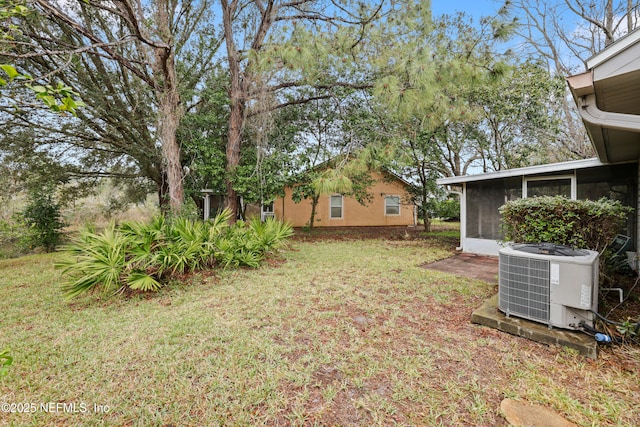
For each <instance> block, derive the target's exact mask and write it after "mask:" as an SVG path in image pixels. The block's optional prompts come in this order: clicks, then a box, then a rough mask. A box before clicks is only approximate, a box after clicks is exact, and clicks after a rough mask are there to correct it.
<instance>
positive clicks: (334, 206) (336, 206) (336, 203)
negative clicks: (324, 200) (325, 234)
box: [330, 195, 342, 219]
mask: <svg viewBox="0 0 640 427" xmlns="http://www.w3.org/2000/svg"><path fill="white" fill-rule="evenodd" d="M330 218H334V219H338V218H342V196H341V195H337V196H331V213H330Z"/></svg>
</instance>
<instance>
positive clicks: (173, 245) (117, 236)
mask: <svg viewBox="0 0 640 427" xmlns="http://www.w3.org/2000/svg"><path fill="white" fill-rule="evenodd" d="M230 218H231V213H230V212H229V211H223V212H222V213H221V214H219V215H218V216H216V217H215V218H214V220H213V221H206V222H204V221H199V220H198V221H194V220H191V219H187V218H183V217H176V218H170V219H166V218H165V217H163V216H157V217H156V218H154V219H153V220H152V221H151V223H149V224H145V223H141V222H133V221H132V222H126V223H123V224H122V225H120V226H119V227H116V226H115V225H114V224H111V225H110V226H109V227H107V228H106V229H105V230H104V231H103V232H101V233H96V232H95V230H93V229H91V228H85V229H83V230H81V232H80V234H79V236H78V237H77V238H76V239H74V240H73V241H72V242H71V244H69V245H68V246H66V247H65V251H66V252H67V253H68V254H69V255H71V256H70V257H69V258H68V259H67V260H65V261H62V262H60V263H58V264H56V266H57V267H58V268H62V269H64V270H63V272H64V274H67V275H68V276H69V280H68V281H67V282H65V283H64V284H63V291H64V292H65V294H66V295H67V296H68V297H74V296H77V295H79V294H81V293H83V292H85V291H88V290H102V291H103V292H107V293H113V292H119V291H123V290H126V289H133V290H140V291H157V290H159V289H160V288H161V287H162V286H163V284H164V283H166V282H167V281H169V280H171V279H172V278H173V277H175V276H176V275H178V274H183V273H187V272H194V271H199V270H203V269H205V268H210V267H214V266H216V265H219V266H223V267H228V266H234V267H238V266H249V267H257V266H259V265H260V262H261V261H262V260H263V259H264V257H265V256H266V254H267V253H268V252H269V251H271V250H273V249H276V248H278V247H280V246H281V245H282V244H283V243H284V241H285V239H287V238H288V237H290V236H291V234H292V233H293V229H292V228H291V226H289V225H288V224H284V223H282V222H280V221H277V220H274V219H270V220H268V221H266V222H264V223H261V222H260V221H259V220H252V221H250V222H248V223H245V222H242V221H238V223H236V224H235V225H234V226H231V227H230V226H229V224H228V222H229V219H230Z"/></svg>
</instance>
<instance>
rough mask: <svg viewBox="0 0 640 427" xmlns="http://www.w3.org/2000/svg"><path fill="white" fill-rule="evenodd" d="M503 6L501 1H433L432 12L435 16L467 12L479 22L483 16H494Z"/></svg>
mask: <svg viewBox="0 0 640 427" xmlns="http://www.w3.org/2000/svg"><path fill="white" fill-rule="evenodd" d="M502 4H503V2H502V1H499V0H431V10H432V11H433V16H438V15H442V14H444V13H448V14H453V13H455V12H456V11H461V12H466V13H468V14H469V15H472V16H473V18H474V20H477V19H478V18H479V17H481V16H487V15H494V14H495V13H496V11H497V10H498V9H499V8H500V6H502Z"/></svg>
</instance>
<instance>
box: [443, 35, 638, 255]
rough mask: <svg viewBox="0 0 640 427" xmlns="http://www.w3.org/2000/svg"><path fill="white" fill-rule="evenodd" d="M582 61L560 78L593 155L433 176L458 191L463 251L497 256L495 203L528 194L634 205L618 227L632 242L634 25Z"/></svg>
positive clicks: (634, 229) (498, 235) (635, 188)
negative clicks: (577, 70) (581, 69)
mask: <svg viewBox="0 0 640 427" xmlns="http://www.w3.org/2000/svg"><path fill="white" fill-rule="evenodd" d="M587 67H588V71H587V72H585V73H582V74H579V75H575V76H571V77H569V78H568V79H567V82H568V84H569V89H570V90H571V93H572V95H573V98H574V100H575V102H576V105H577V106H578V110H579V112H580V115H581V117H582V120H583V122H584V124H585V127H586V129H587V132H588V134H589V138H590V140H591V142H592V144H593V146H594V148H595V151H596V154H597V156H598V157H597V158H594V159H587V160H578V161H572V162H563V163H555V164H549V165H542V166H533V167H529V168H521V169H512V170H505V171H499V172H494V173H488V174H479V175H474V176H460V177H450V178H443V179H440V180H438V183H439V184H441V185H445V186H448V187H454V188H456V189H459V190H460V191H461V193H462V195H461V226H460V228H461V230H460V246H461V249H462V250H463V251H465V252H471V253H478V254H487V255H497V254H498V250H499V247H500V246H499V240H500V239H501V238H502V234H501V232H500V215H499V213H498V208H499V207H500V206H501V205H502V204H504V203H505V202H506V201H508V200H511V199H513V198H519V197H532V196H536V195H565V196H567V197H570V198H572V199H598V198H600V197H603V196H606V197H609V198H613V199H617V200H620V201H621V202H623V203H624V204H626V205H628V206H632V207H634V208H636V211H635V213H634V214H633V215H631V216H630V218H629V220H628V222H627V226H626V230H624V233H626V234H627V235H628V236H630V237H631V238H632V239H631V241H632V243H633V248H634V249H635V248H638V241H639V240H640V232H639V231H638V226H637V224H638V211H640V209H638V207H640V200H639V198H638V178H639V176H638V174H639V171H638V162H639V160H640V102H638V100H639V99H640V31H634V32H632V33H630V34H628V35H627V36H626V37H623V38H621V39H620V40H618V41H617V42H615V43H613V44H612V45H610V46H608V47H607V48H606V49H604V50H603V51H601V52H600V53H599V54H597V55H595V56H593V57H592V58H591V59H589V60H588V61H587Z"/></svg>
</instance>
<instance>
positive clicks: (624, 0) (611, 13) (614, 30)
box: [507, 0, 640, 160]
mask: <svg viewBox="0 0 640 427" xmlns="http://www.w3.org/2000/svg"><path fill="white" fill-rule="evenodd" d="M507 3H508V4H510V11H511V14H512V16H515V17H517V18H518V19H519V21H520V22H521V25H520V26H519V27H518V30H517V33H518V35H519V38H520V40H521V41H522V43H521V44H519V45H518V46H516V50H517V51H518V53H520V54H522V55H524V56H527V57H532V58H538V59H541V60H543V61H544V62H546V63H547V64H548V68H549V70H550V71H552V72H554V73H557V74H559V75H561V76H564V77H567V76H570V75H572V74H576V73H579V72H582V71H584V70H586V63H587V60H588V59H589V58H590V57H591V56H593V55H595V54H596V53H598V52H599V51H600V50H602V49H604V48H605V47H606V46H608V45H610V44H611V43H613V42H614V41H615V40H617V39H618V38H620V37H621V36H623V35H624V34H626V33H627V32H630V31H633V30H634V29H635V28H636V27H637V25H638V23H639V22H640V21H639V19H638V18H639V17H640V16H639V13H640V9H639V4H638V2H636V1H631V0H595V1H594V0H526V1H524V0H510V1H508V2H507ZM559 113H560V114H561V115H562V117H561V118H562V122H563V123H564V126H563V127H562V129H561V130H562V132H561V133H560V135H559V136H558V141H559V142H560V143H561V147H559V148H561V150H559V153H560V158H559V159H558V160H560V159H563V160H566V159H567V158H586V157H591V156H593V155H594V152H593V149H592V147H591V145H590V144H589V142H588V138H587V135H586V131H585V129H584V126H583V125H582V120H581V119H580V116H579V115H578V114H577V111H576V110H575V103H574V102H573V101H572V100H571V97H570V96H569V95H568V92H567V96H566V97H565V100H564V102H563V103H562V105H561V109H560V110H559Z"/></svg>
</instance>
